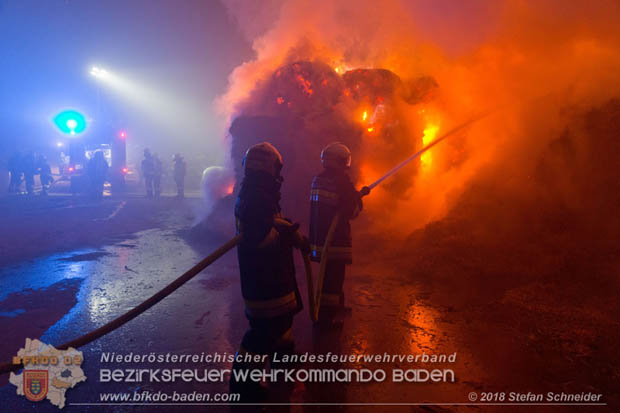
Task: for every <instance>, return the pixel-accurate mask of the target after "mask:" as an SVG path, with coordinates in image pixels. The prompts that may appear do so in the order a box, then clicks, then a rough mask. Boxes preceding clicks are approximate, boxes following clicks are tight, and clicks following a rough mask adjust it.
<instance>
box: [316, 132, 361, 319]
mask: <svg viewBox="0 0 620 413" xmlns="http://www.w3.org/2000/svg"><path fill="white" fill-rule="evenodd" d="M321 162H322V164H323V168H324V170H323V172H321V173H320V174H319V175H317V176H315V177H314V180H313V181H312V190H311V193H310V244H311V255H310V258H311V259H312V260H313V261H315V262H320V261H321V257H322V249H323V246H324V244H325V239H326V237H327V232H328V231H329V227H330V225H331V223H332V220H333V219H334V217H335V216H336V215H337V214H340V220H339V222H338V225H337V226H336V228H335V231H334V235H333V238H332V242H331V245H330V247H329V250H328V256H327V257H325V258H326V260H327V262H326V267H325V278H324V280H323V288H322V291H321V302H320V303H318V304H319V305H320V307H319V323H320V324H334V323H335V321H334V320H335V318H336V316H337V315H338V313H339V312H340V311H341V310H343V309H344V292H343V284H344V278H345V269H346V265H347V264H351V263H352V258H353V257H352V239H351V224H350V223H349V221H350V220H352V219H354V218H356V217H357V216H358V215H359V213H360V211H361V210H362V195H365V194H366V193H367V190H366V188H365V189H364V190H363V193H360V192H358V191H357V190H356V189H355V186H353V183H352V182H351V179H350V178H349V176H348V175H347V170H348V169H349V167H350V166H351V151H350V150H349V148H347V147H346V146H345V145H343V144H342V143H338V142H335V143H332V144H330V145H328V146H327V147H325V149H323V152H322V153H321Z"/></svg>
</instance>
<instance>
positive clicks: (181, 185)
mask: <svg viewBox="0 0 620 413" xmlns="http://www.w3.org/2000/svg"><path fill="white" fill-rule="evenodd" d="M172 163H173V176H174V182H175V183H176V185H177V198H179V199H181V198H183V197H184V196H185V172H186V169H187V166H186V164H185V160H184V159H183V157H182V156H181V154H180V153H177V154H175V155H174V157H173V158H172Z"/></svg>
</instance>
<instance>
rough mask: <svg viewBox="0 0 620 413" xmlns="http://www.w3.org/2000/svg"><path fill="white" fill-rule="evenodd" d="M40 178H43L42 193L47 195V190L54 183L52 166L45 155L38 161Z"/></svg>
mask: <svg viewBox="0 0 620 413" xmlns="http://www.w3.org/2000/svg"><path fill="white" fill-rule="evenodd" d="M37 168H38V171H39V179H40V180H41V195H47V190H48V189H49V187H50V185H51V184H52V183H54V178H53V177H52V168H51V167H50V164H49V163H48V162H47V159H45V157H40V158H39V161H38V166H37Z"/></svg>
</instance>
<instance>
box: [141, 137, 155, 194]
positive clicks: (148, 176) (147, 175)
mask: <svg viewBox="0 0 620 413" xmlns="http://www.w3.org/2000/svg"><path fill="white" fill-rule="evenodd" d="M154 173H155V165H154V164H153V156H152V155H151V151H150V150H149V149H148V148H146V149H145V150H144V159H143V160H142V177H143V178H144V185H146V196H147V197H149V198H152V197H153V174H154Z"/></svg>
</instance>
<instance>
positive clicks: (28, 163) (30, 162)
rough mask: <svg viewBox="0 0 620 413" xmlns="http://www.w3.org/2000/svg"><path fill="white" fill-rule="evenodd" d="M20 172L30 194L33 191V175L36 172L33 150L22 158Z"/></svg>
mask: <svg viewBox="0 0 620 413" xmlns="http://www.w3.org/2000/svg"><path fill="white" fill-rule="evenodd" d="M21 169H22V172H24V181H25V182H26V191H27V192H28V194H30V195H32V194H33V193H34V175H35V174H36V172H37V168H36V162H35V157H34V153H33V152H29V153H27V154H26V155H24V157H23V158H22V167H21Z"/></svg>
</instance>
